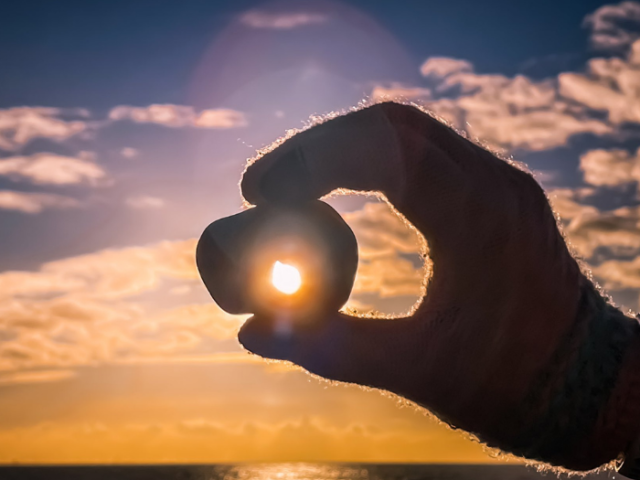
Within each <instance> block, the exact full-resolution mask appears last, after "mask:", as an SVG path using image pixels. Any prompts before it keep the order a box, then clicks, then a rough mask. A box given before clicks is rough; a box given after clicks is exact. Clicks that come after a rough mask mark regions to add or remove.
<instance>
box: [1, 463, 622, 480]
mask: <svg viewBox="0 0 640 480" xmlns="http://www.w3.org/2000/svg"><path fill="white" fill-rule="evenodd" d="M563 477H564V476H561V478H563ZM557 478H558V476H557V475H556V474H555V473H551V472H548V473H539V472H536V471H535V470H534V469H532V468H529V467H525V466H520V465H455V464H447V465H442V464H406V465H405V464H356V463H344V464H341V463H264V464H262V463H261V464H258V463H247V464H218V465H91V466H4V467H0V480H14V479H15V480H81V479H91V480H111V479H121V480H147V479H150V480H422V479H425V480H536V479H546V480H555V479H557ZM573 478H576V477H573ZM587 478H588V479H591V480H595V479H598V480H604V479H611V480H614V479H616V480H617V479H620V480H624V477H622V476H620V475H618V474H616V473H615V472H602V473H600V474H598V475H590V476H588V477H587Z"/></svg>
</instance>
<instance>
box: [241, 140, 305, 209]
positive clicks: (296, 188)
mask: <svg viewBox="0 0 640 480" xmlns="http://www.w3.org/2000/svg"><path fill="white" fill-rule="evenodd" d="M280 148H287V147H280ZM311 186H312V176H311V173H310V172H309V169H308V168H307V165H306V162H305V159H304V154H303V153H302V150H301V149H300V148H291V147H290V148H288V149H287V150H285V151H282V152H280V151H278V150H274V151H273V152H270V153H268V154H267V155H265V156H264V157H263V158H261V159H259V160H258V161H256V162H255V163H254V164H252V165H250V166H249V167H248V168H247V170H246V171H245V173H244V175H243V177H242V180H241V183H240V188H241V191H242V195H243V196H244V198H245V199H246V200H247V201H249V202H251V203H254V204H257V203H259V202H261V201H269V202H283V201H297V200H308V199H311V198H314V194H313V191H312V188H311Z"/></svg>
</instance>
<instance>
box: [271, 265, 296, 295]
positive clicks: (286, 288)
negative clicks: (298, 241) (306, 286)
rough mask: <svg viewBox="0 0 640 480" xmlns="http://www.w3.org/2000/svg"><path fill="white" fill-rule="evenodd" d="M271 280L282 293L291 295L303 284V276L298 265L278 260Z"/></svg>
mask: <svg viewBox="0 0 640 480" xmlns="http://www.w3.org/2000/svg"><path fill="white" fill-rule="evenodd" d="M271 282H272V283H273V286H274V287H276V288H277V289H278V290H280V291H281V292H282V293H284V294H286V295H291V294H294V293H296V292H297V291H298V289H299V288H300V285H302V277H300V272H299V271H298V269H297V268H296V267H294V266H291V265H287V264H286V263H282V262H276V263H274V264H273V270H272V271H271Z"/></svg>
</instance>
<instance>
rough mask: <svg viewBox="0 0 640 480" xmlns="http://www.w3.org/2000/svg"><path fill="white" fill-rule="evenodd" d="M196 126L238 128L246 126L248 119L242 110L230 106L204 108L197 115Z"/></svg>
mask: <svg viewBox="0 0 640 480" xmlns="http://www.w3.org/2000/svg"><path fill="white" fill-rule="evenodd" d="M194 126H196V127H199V128H237V127H246V126H247V119H246V118H245V116H244V114H243V113H242V112H238V111H236V110H230V109H228V108H218V109H215V110H202V111H201V112H200V114H199V115H197V116H196V119H195V121H194Z"/></svg>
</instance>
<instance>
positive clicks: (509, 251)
mask: <svg viewBox="0 0 640 480" xmlns="http://www.w3.org/2000/svg"><path fill="white" fill-rule="evenodd" d="M337 188H347V189H351V190H361V191H380V192H382V193H383V194H384V195H385V196H386V197H387V199H388V200H389V201H390V202H391V203H392V204H393V205H394V206H395V207H396V208H397V209H398V210H399V211H400V212H402V213H403V215H404V216H405V217H406V218H407V219H408V220H409V221H410V222H411V223H412V224H413V225H414V226H415V227H416V228H418V229H419V230H420V231H421V232H422V233H423V235H424V236H425V238H426V240H427V242H428V244H429V252H430V253H429V254H430V256H431V258H432V260H433V264H434V267H433V276H432V278H431V279H430V281H429V285H428V288H427V295H426V297H425V299H424V300H423V302H422V304H421V305H420V307H419V308H418V309H417V310H416V311H415V312H414V313H413V315H411V316H410V317H406V318H401V319H394V320H383V319H379V320H376V319H363V318H356V317H350V316H347V315H343V314H340V313H336V314H335V315H333V316H330V317H329V318H325V319H323V321H321V322H316V323H314V324H311V325H309V324H293V325H291V326H290V327H291V332H290V333H289V334H287V335H283V334H281V333H278V332H281V329H275V328H274V324H275V320H274V319H271V318H262V317H260V318H258V317H252V318H251V319H249V320H248V321H247V323H245V325H244V326H243V328H242V329H241V331H240V335H239V338H240V341H241V343H242V344H243V345H244V346H245V347H246V348H247V349H248V350H250V351H252V352H254V353H256V354H258V355H262V356H265V357H270V358H276V359H283V360H289V361H291V362H294V363H296V364H298V365H300V366H302V367H304V368H305V369H307V370H308V371H310V372H312V373H315V374H317V375H320V376H322V377H326V378H329V379H333V380H339V381H344V382H352V383H357V384H361V385H366V386H370V387H375V388H380V389H384V390H388V391H390V392H393V393H396V394H398V395H401V396H403V397H406V398H407V399H410V400H412V401H414V402H416V403H417V404H419V405H421V406H424V407H426V408H428V409H429V410H431V411H432V412H433V413H435V414H436V415H437V416H438V417H439V418H440V419H442V420H443V421H445V422H447V423H449V424H451V425H454V426H456V427H458V428H462V429H464V430H467V431H469V432H471V433H473V434H474V435H476V436H477V437H478V438H480V439H481V440H482V441H484V442H486V443H487V444H488V445H490V446H493V447H498V448H501V449H502V450H505V451H508V452H513V453H515V454H518V455H522V456H525V457H527V458H530V459H535V460H540V461H544V462H547V463H550V464H553V465H558V466H563V467H567V468H570V469H575V470H589V469H592V468H595V467H598V466H599V465H602V464H604V463H607V462H609V461H611V460H612V459H615V458H616V457H618V456H619V455H620V454H621V453H622V452H623V451H624V450H625V449H626V448H627V447H628V446H629V444H630V443H631V442H632V441H633V440H634V439H635V437H636V436H637V434H638V432H640V324H639V323H638V321H637V320H635V319H632V318H629V317H626V316H625V315H623V314H622V313H621V312H620V311H618V310H617V309H615V308H614V307H613V306H611V305H610V304H609V303H608V302H607V300H606V299H605V298H603V297H602V296H601V295H600V293H599V292H598V291H597V290H596V289H595V288H594V287H593V285H592V284H591V282H590V281H589V280H588V279H587V278H586V277H585V276H584V275H583V274H582V272H581V270H580V267H579V265H578V263H577V262H576V261H575V260H574V258H573V257H572V256H571V254H570V253H569V251H568V249H567V246H566V244H565V241H564V239H563V237H562V235H561V233H560V232H559V230H558V227H557V224H556V220H555V217H554V214H553V212H552V210H551V208H550V206H549V203H548V201H547V198H546V196H545V195H544V192H543V191H542V189H541V188H540V187H539V185H538V184H537V183H536V182H535V180H534V179H533V178H532V177H531V176H530V175H529V174H528V173H526V172H523V171H521V170H519V169H517V168H515V167H513V166H512V165H510V164H509V163H507V162H505V161H503V160H500V159H498V158H497V157H495V156H494V155H493V154H491V153H490V152H488V151H486V150H484V149H482V148H480V147H479V146H477V145H475V144H473V143H472V142H470V141H468V140H466V139H464V138H463V137H461V136H459V135H458V134H457V133H456V132H454V131H453V130H451V129H450V128H448V127H447V126H445V125H443V124H442V123H440V122H438V121H436V120H435V119H433V118H432V117H431V116H429V115H427V114H425V113H424V112H422V111H420V110H418V109H417V108H414V107H411V106H406V105H400V104H395V103H383V104H378V105H374V106H372V107H369V108H366V109H363V110H359V111H356V112H353V113H349V114H348V115H345V116H342V117H338V118H335V119H333V120H330V121H328V122H326V123H323V124H321V125H318V126H315V127H313V128H310V129H308V130H306V131H304V132H301V133H299V134H297V135H295V136H294V137H292V138H290V139H288V140H286V141H285V142H284V143H282V144H281V145H280V146H278V147H277V148H276V149H274V150H273V151H271V152H269V153H267V154H266V155H264V156H263V157H262V158H261V159H259V160H258V161H257V162H255V163H253V164H252V165H250V166H249V167H248V168H247V170H246V172H245V174H244V177H243V180H242V191H243V194H244V196H245V198H246V199H247V200H248V201H249V202H252V203H254V204H258V203H261V202H295V201H297V200H300V199H303V198H319V197H320V196H322V195H325V194H327V193H329V192H331V191H333V190H335V189H337Z"/></svg>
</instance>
